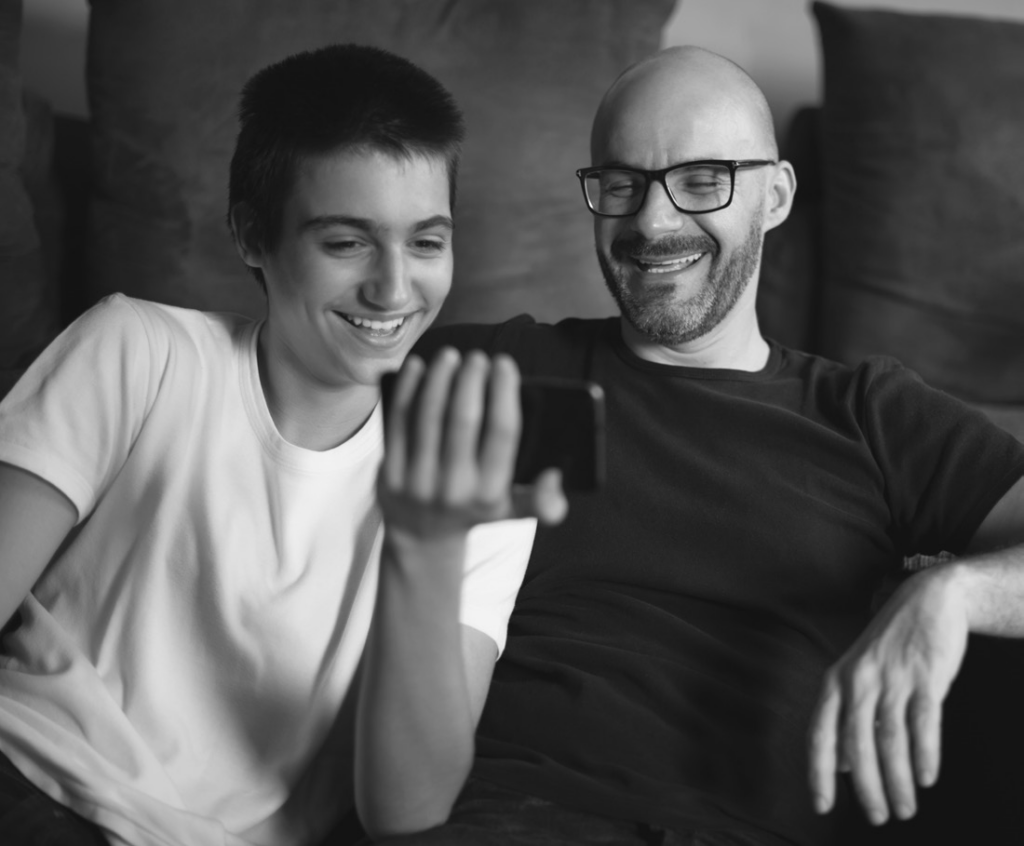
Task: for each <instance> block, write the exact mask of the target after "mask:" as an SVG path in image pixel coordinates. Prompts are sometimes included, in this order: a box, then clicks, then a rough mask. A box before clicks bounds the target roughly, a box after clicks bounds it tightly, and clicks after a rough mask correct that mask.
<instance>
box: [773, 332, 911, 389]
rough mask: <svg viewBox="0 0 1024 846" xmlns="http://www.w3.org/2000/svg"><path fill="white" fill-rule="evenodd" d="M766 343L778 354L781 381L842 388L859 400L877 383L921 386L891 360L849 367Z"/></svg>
mask: <svg viewBox="0 0 1024 846" xmlns="http://www.w3.org/2000/svg"><path fill="white" fill-rule="evenodd" d="M770 343H771V344H772V345H773V346H774V347H775V348H776V349H777V350H778V354H779V362H780V363H779V367H778V371H777V372H778V373H779V374H780V375H781V376H783V377H786V376H789V377H796V378H800V379H802V380H804V381H807V382H814V383H819V384H828V385H831V386H834V387H836V388H838V387H843V388H846V389H848V390H851V391H853V392H855V393H857V394H859V395H862V396H864V395H867V394H868V393H869V392H870V391H871V390H872V389H873V388H874V387H877V385H878V384H879V383H880V382H885V383H889V382H893V381H895V382H911V383H916V384H920V383H921V380H920V377H918V376H917V374H916V373H914V372H913V371H912V370H910V369H908V368H907V367H905V366H904V365H903V363H902V362H900V361H899V360H898V359H896V358H893V357H892V356H887V355H872V356H868V357H867V358H864V359H863V360H861V361H858V362H852V363H851V362H843V361H838V360H836V359H833V358H828V357H827V356H823V355H819V354H817V353H810V352H806V351H804V350H798V349H794V348H792V347H785V346H782V345H781V344H777V343H775V342H774V341H772V342H770Z"/></svg>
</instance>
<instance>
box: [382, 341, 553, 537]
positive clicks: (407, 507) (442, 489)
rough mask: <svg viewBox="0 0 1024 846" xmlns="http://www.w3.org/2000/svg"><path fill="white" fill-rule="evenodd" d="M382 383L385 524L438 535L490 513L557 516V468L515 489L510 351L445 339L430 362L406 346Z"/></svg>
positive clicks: (514, 375) (515, 381)
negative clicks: (400, 362)
mask: <svg viewBox="0 0 1024 846" xmlns="http://www.w3.org/2000/svg"><path fill="white" fill-rule="evenodd" d="M382 388H383V393H384V414H385V436H386V443H387V448H386V451H385V459H384V465H383V468H382V471H381V484H380V496H381V502H382V506H383V508H384V511H385V518H386V520H388V521H390V523H391V525H393V526H394V525H396V524H398V525H401V526H402V527H403V528H405V529H407V530H410V531H413V532H415V533H416V534H419V535H439V534H446V533H450V532H453V531H464V530H465V529H467V528H469V527H470V526H472V525H475V524H476V523H480V522H487V521H490V520H500V519H505V518H510V517H519V516H539V517H541V518H542V519H547V520H549V521H550V520H560V519H561V517H562V516H564V513H565V509H566V506H565V497H564V494H563V493H562V490H561V485H560V484H559V482H558V473H557V471H555V472H554V473H551V472H548V473H546V474H543V475H542V476H541V477H539V478H538V479H537V481H536V483H535V484H534V485H532V486H529V487H528V488H527V489H526V490H524V491H519V492H517V495H516V496H515V497H513V495H512V488H513V474H514V470H515V466H516V455H517V451H518V447H519V440H520V432H521V429H522V418H521V406H520V379H519V371H518V368H517V367H516V365H515V362H514V361H512V359H511V358H509V357H508V356H502V355H499V356H496V357H495V358H494V360H493V361H492V360H491V359H489V358H488V357H487V356H486V355H485V354H484V353H482V352H479V351H473V352H469V353H467V354H466V355H465V356H461V355H460V354H459V353H458V352H457V351H456V350H454V349H451V348H444V349H442V350H440V351H439V352H438V354H437V355H436V356H435V357H434V359H433V360H432V361H431V362H430V364H429V365H426V364H425V363H424V362H423V361H422V359H420V358H418V357H416V356H410V357H409V359H407V361H406V363H405V365H404V366H403V367H402V370H401V371H399V373H398V374H397V375H395V374H388V375H387V376H386V377H385V379H384V382H383V383H382Z"/></svg>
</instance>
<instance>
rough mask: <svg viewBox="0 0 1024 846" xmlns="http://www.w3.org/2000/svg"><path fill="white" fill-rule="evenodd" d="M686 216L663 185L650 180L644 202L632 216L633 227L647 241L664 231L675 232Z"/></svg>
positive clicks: (685, 219)
mask: <svg viewBox="0 0 1024 846" xmlns="http://www.w3.org/2000/svg"><path fill="white" fill-rule="evenodd" d="M687 219H688V216H687V215H686V214H685V213H684V212H681V211H679V209H677V208H676V207H675V206H674V205H673V204H672V198H671V197H669V195H668V191H666V190H665V186H664V185H662V184H661V183H660V182H658V181H656V180H651V184H650V187H649V188H648V189H647V196H646V197H644V203H643V205H642V206H640V210H639V211H638V212H637V213H636V215H635V216H634V218H633V226H634V228H635V229H636V230H637V231H638V232H639V233H640V234H641V235H643V236H644V237H645V238H647V239H648V240H649V241H653V240H654V239H655V238H656V237H657V236H658V235H664V234H665V233H666V232H675V231H677V230H679V229H681V228H683V227H684V226H685V225H686V222H687Z"/></svg>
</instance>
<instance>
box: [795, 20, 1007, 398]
mask: <svg viewBox="0 0 1024 846" xmlns="http://www.w3.org/2000/svg"><path fill="white" fill-rule="evenodd" d="M814 14H815V17H816V19H817V22H818V26H819V30H820V34H821V42H822V48H823V55H824V63H825V103H824V109H823V114H822V119H823V136H822V160H823V165H824V203H825V211H824V233H823V251H824V260H825V279H824V304H825V313H824V316H823V321H822V325H821V341H822V351H823V352H824V353H825V354H827V355H831V356H834V357H837V358H840V359H843V360H847V361H856V360H859V359H861V358H863V357H864V356H865V355H868V354H872V353H887V354H891V355H895V356H897V357H898V358H900V359H901V360H902V361H903V362H904V363H905V364H907V365H908V366H910V367H912V368H914V369H916V370H917V371H918V372H920V373H921V375H922V376H923V377H924V378H925V380H926V381H928V382H929V383H931V384H932V385H935V386H937V387H940V388H944V389H946V390H949V391H951V392H953V393H955V394H957V395H959V396H961V397H963V398H965V399H970V400H975V401H980V402H990V403H1007V402H1020V401H1024V237H1022V233H1024V156H1022V155H1021V153H1022V151H1024V96H1022V92H1024V25H1022V24H1018V23H1011V22H1004V21H997V20H986V19H973V18H968V17H954V16H943V15H921V14H902V13H896V12H883V11H868V10H853V9H845V8H840V7H837V6H832V5H829V4H826V3H821V2H817V3H815V4H814Z"/></svg>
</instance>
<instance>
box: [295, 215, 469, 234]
mask: <svg viewBox="0 0 1024 846" xmlns="http://www.w3.org/2000/svg"><path fill="white" fill-rule="evenodd" d="M331 226H349V227H351V228H352V229H361V230H362V231H363V232H372V231H373V230H374V229H376V228H377V224H376V223H375V222H374V221H372V220H370V219H369V218H366V217H351V216H349V215H345V214H321V215H317V216H316V217H311V218H309V219H308V220H305V221H303V222H302V224H301V225H300V226H299V231H300V232H308V231H311V230H312V231H315V230H317V229H327V228H329V227H331ZM436 226H440V227H442V228H443V229H454V228H455V224H454V223H453V222H452V219H451V218H450V217H448V215H446V214H435V215H434V216H433V217H428V218H427V219H426V220H419V221H417V222H416V223H415V225H414V226H413V232H422V231H423V230H424V229H433V228H434V227H436Z"/></svg>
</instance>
